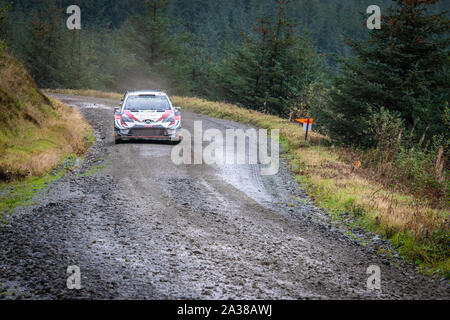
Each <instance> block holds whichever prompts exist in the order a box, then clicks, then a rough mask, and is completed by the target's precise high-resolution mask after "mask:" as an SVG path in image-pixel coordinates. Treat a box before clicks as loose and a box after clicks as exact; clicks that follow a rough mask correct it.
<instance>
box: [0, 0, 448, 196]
mask: <svg viewBox="0 0 450 320" xmlns="http://www.w3.org/2000/svg"><path fill="white" fill-rule="evenodd" d="M72 4H76V5H79V6H80V8H81V24H82V28H81V30H68V28H67V27H66V20H67V18H68V16H69V15H68V14H67V13H66V9H67V7H68V6H69V5H72ZM370 4H372V3H371V1H368V0H344V1H333V0H298V1H293V0H292V1H289V0H230V1H219V0H125V1H106V0H95V1H94V0H83V1H78V0H70V1H68V0H67V1H66V0H15V1H12V2H11V1H5V0H1V1H0V8H2V11H1V12H0V16H1V17H2V18H1V21H0V24H1V32H0V37H1V39H2V42H1V43H2V47H3V48H4V49H5V48H6V50H8V51H9V52H11V53H12V54H13V55H14V56H15V57H17V58H18V59H19V60H20V61H22V62H23V63H24V64H25V66H26V67H27V69H28V71H29V72H30V73H31V75H32V76H33V77H34V79H35V80H36V82H37V84H38V85H39V87H41V88H70V89H97V90H104V91H116V92H123V91H125V90H127V89H139V88H155V89H164V90H166V91H167V92H168V93H170V94H177V95H183V96H197V97H203V98H207V99H209V100H211V101H224V102H229V103H233V104H236V105H238V106H242V107H245V108H249V109H254V110H257V111H260V112H263V113H267V114H273V115H278V116H281V117H284V118H287V119H290V120H292V119H294V118H295V117H307V116H308V117H309V116H312V117H314V118H316V119H317V120H318V121H317V123H318V126H316V128H317V129H318V130H320V132H321V133H323V134H326V135H328V136H329V137H331V138H332V139H333V141H334V142H336V143H340V144H345V145H352V146H355V147H357V148H361V149H371V150H375V151H373V153H372V154H371V156H372V157H373V158H374V159H375V160H373V161H368V163H372V162H375V163H378V162H380V161H381V162H383V161H384V162H386V161H387V160H386V159H389V161H390V162H392V163H393V165H394V166H395V167H399V166H401V167H404V168H405V170H406V171H405V172H406V173H402V179H404V180H406V181H409V180H411V179H413V178H412V177H418V176H420V178H418V180H420V182H417V184H419V185H420V186H418V188H419V189H420V190H423V189H426V190H429V189H432V190H433V192H431V193H432V194H436V193H438V194H439V197H442V196H443V195H445V194H447V191H448V181H447V179H445V178H444V177H445V176H446V172H448V170H447V169H448V168H447V164H445V163H446V161H444V160H445V159H447V158H448V155H449V152H448V150H449V140H450V139H449V132H450V130H449V122H450V112H449V107H448V95H449V90H448V84H449V83H450V79H449V73H448V68H449V61H450V60H449V58H448V45H449V38H448V31H449V21H448V11H447V9H448V8H449V6H450V5H449V2H445V1H437V0H396V1H392V0H380V1H378V5H379V6H380V8H381V11H382V28H381V29H380V30H376V29H375V30H369V29H368V28H367V26H366V20H367V17H368V15H367V14H366V9H367V7H368V6H369V5H370ZM436 154H441V156H439V159H440V160H439V161H437V160H436ZM441 158H442V159H444V160H442V159H441ZM424 163H427V164H428V168H429V170H425V171H424V168H426V167H427V166H424ZM442 163H444V164H442ZM438 164H439V165H438ZM430 168H431V169H430ZM429 171H432V172H429ZM437 190H439V191H437Z"/></svg>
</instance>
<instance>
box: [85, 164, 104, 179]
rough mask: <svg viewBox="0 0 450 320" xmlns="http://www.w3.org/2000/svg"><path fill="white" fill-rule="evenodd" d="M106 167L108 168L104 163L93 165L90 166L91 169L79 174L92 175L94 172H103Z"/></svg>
mask: <svg viewBox="0 0 450 320" xmlns="http://www.w3.org/2000/svg"><path fill="white" fill-rule="evenodd" d="M105 168H106V165H104V164H100V165H96V166H93V167H92V168H90V169H89V170H87V171H86V172H83V173H81V174H79V175H78V176H79V177H87V176H92V175H94V174H97V173H99V172H101V171H102V170H103V169H105Z"/></svg>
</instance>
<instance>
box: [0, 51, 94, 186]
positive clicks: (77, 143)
mask: <svg viewBox="0 0 450 320" xmlns="http://www.w3.org/2000/svg"><path fill="white" fill-rule="evenodd" d="M90 130H91V129H90V126H89V125H88V123H87V122H86V121H85V120H84V119H83V117H82V116H81V114H80V113H79V112H78V110H77V109H75V108H70V107H68V106H67V105H64V104H62V103H60V102H57V101H56V100H53V99H49V98H47V97H46V96H45V95H44V94H43V93H42V92H41V91H40V90H39V88H38V87H37V86H36V83H35V82H34V80H33V78H32V77H31V76H30V75H29V74H28V72H27V71H26V70H25V68H24V66H23V65H22V64H21V63H20V62H19V61H17V60H16V59H15V58H13V57H12V56H10V55H9V54H0V181H1V180H9V179H12V178H15V177H24V176H29V175H32V176H35V175H40V174H43V173H44V172H46V171H47V170H49V169H51V168H53V167H55V166H56V165H57V164H58V163H59V162H60V161H61V160H62V159H63V158H64V157H65V156H67V155H69V154H81V153H83V152H84V151H85V150H86V149H87V148H88V147H89V145H90V141H89V140H90V139H89V132H90Z"/></svg>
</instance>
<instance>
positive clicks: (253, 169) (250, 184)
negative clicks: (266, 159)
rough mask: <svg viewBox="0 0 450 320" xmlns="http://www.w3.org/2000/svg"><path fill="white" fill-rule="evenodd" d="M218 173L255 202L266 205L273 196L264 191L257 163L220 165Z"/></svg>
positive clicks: (270, 201) (271, 200)
mask: <svg viewBox="0 0 450 320" xmlns="http://www.w3.org/2000/svg"><path fill="white" fill-rule="evenodd" d="M218 171H219V172H218V175H219V176H220V177H221V178H222V179H223V180H224V181H226V182H227V183H229V184H231V185H232V186H233V187H235V188H236V189H238V190H240V191H242V192H243V193H245V194H246V195H247V196H248V197H249V198H252V199H253V200H255V201H256V202H258V203H260V204H262V205H267V204H270V203H272V202H273V200H274V199H273V197H272V196H271V195H270V194H269V193H268V192H267V191H266V189H265V187H264V184H263V182H262V180H261V176H260V173H259V171H260V168H259V166H258V165H249V164H247V165H222V166H220V167H218Z"/></svg>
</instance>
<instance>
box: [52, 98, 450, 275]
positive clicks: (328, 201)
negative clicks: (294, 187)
mask: <svg viewBox="0 0 450 320" xmlns="http://www.w3.org/2000/svg"><path fill="white" fill-rule="evenodd" d="M55 92H58V93H66V94H77V95H89V96H94V97H100V98H108V99H115V100H120V99H121V98H122V95H121V94H117V93H106V92H98V91H93V90H81V91H74V90H56V91H55ZM171 99H172V102H173V104H174V105H177V106H180V107H182V108H185V109H187V110H190V111H193V112H197V113H201V114H204V115H208V116H212V117H217V118H222V119H228V120H233V121H237V122H241V123H245V124H248V125H251V126H255V127H260V128H265V129H269V130H270V129H280V138H281V143H282V145H283V147H284V156H285V157H286V158H287V159H288V160H289V162H290V165H291V169H292V171H293V172H294V173H295V174H296V177H297V180H298V181H299V183H300V184H301V185H302V186H303V187H304V188H305V189H306V190H307V191H308V193H309V194H310V196H311V198H312V199H313V200H314V201H315V203H316V204H317V205H318V206H319V207H322V208H324V209H326V210H327V211H328V212H329V213H330V215H331V216H332V217H333V218H335V219H337V220H342V219H343V218H342V217H348V216H350V217H351V218H352V219H351V222H350V223H349V224H348V227H349V228H350V229H352V228H357V229H363V230H366V231H370V232H375V233H377V234H379V235H380V236H381V237H382V238H384V239H387V240H389V241H390V242H391V243H392V244H393V246H394V247H395V248H396V250H397V251H398V252H399V254H400V255H401V256H402V257H404V258H405V259H406V260H408V261H410V262H414V263H416V264H417V265H418V266H419V267H420V269H421V271H422V272H423V273H425V274H428V275H444V276H445V277H446V278H447V279H450V236H449V210H448V207H447V206H446V205H445V204H444V205H443V206H441V207H440V208H436V207H433V206H431V205H430V204H429V203H427V202H424V201H423V200H420V199H417V198H416V197H414V196H413V195H410V194H406V193H401V192H397V191H395V190H393V189H389V188H387V187H386V186H383V185H382V184H380V183H379V182H378V181H377V179H376V177H374V176H372V175H371V174H370V171H368V170H364V169H362V168H361V167H360V166H359V165H358V164H357V163H356V164H355V162H353V161H351V157H350V159H349V155H351V154H354V152H353V151H352V150H345V149H344V148H335V147H334V146H332V145H331V144H330V143H329V140H328V139H327V138H326V137H324V136H321V135H320V134H317V133H315V132H312V133H311V135H310V140H309V141H305V140H304V133H303V131H302V129H301V127H300V126H299V125H298V124H296V123H291V122H289V121H287V120H284V119H281V118H279V117H275V116H270V115H265V114H261V113H258V112H255V111H251V110H247V109H244V108H239V107H237V106H234V105H231V104H226V103H218V102H211V101H207V100H204V99H199V98H190V97H171Z"/></svg>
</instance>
